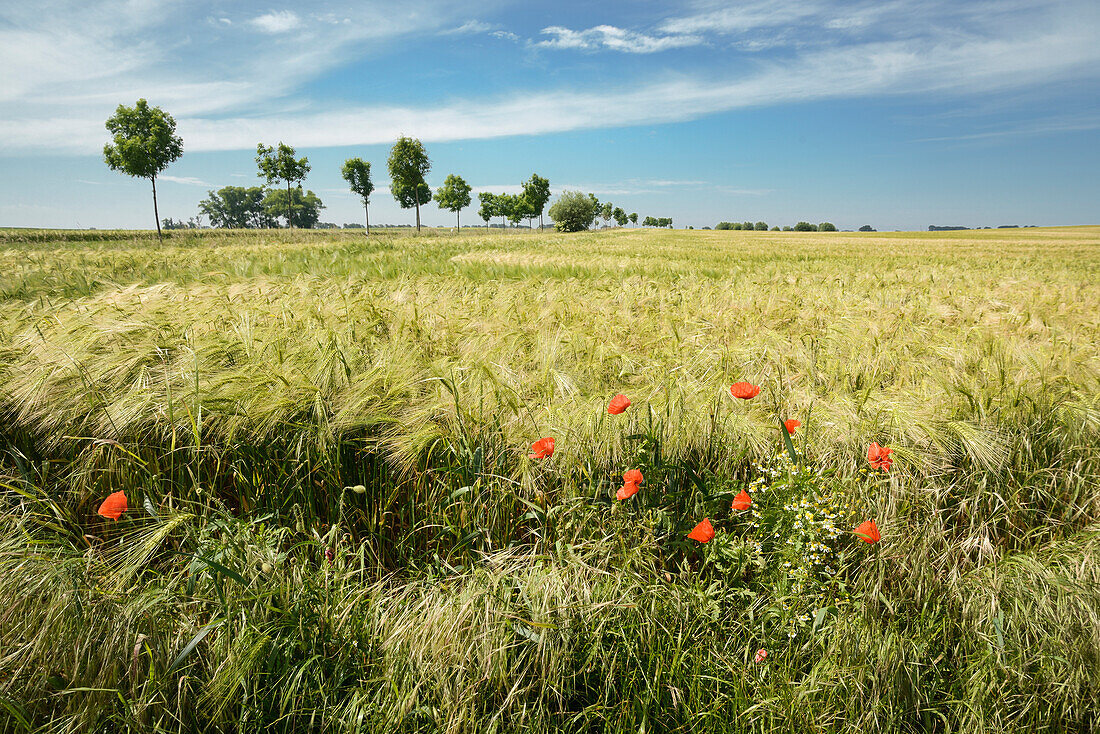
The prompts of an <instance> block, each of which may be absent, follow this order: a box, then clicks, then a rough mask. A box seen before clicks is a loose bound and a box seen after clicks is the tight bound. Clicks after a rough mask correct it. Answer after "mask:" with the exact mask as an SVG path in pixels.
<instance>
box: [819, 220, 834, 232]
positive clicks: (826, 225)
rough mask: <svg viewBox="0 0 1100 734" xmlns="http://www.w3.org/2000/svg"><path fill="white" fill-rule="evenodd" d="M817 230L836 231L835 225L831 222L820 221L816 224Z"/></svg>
mask: <svg viewBox="0 0 1100 734" xmlns="http://www.w3.org/2000/svg"><path fill="white" fill-rule="evenodd" d="M817 231H818V232H836V225H835V224H833V223H832V222H822V223H821V224H819V225H817Z"/></svg>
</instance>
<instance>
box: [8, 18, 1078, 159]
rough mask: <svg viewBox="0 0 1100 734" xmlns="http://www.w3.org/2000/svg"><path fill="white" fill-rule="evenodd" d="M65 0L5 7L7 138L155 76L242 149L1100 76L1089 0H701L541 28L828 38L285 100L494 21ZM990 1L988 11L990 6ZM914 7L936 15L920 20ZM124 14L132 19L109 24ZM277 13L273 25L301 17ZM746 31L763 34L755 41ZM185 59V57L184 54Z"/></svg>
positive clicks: (91, 143) (61, 123)
mask: <svg viewBox="0 0 1100 734" xmlns="http://www.w3.org/2000/svg"><path fill="white" fill-rule="evenodd" d="M62 1H64V0H62ZM69 1H70V3H71V4H70V5H69V6H67V7H68V10H67V12H66V13H62V14H60V16H58V17H52V18H49V19H43V18H38V17H37V16H36V15H35V13H34V12H32V11H31V10H29V9H22V7H21V6H18V7H17V6H16V5H15V4H9V6H6V7H4V8H3V9H0V29H2V30H0V75H3V77H2V78H0V151H25V150H47V151H52V152H65V153H95V152H97V151H98V150H99V149H100V148H101V147H102V144H103V140H104V138H105V131H104V129H103V120H104V119H105V118H106V116H107V114H109V113H110V111H111V110H112V109H113V107H114V106H115V105H116V104H117V103H118V101H119V100H127V101H132V100H133V99H136V98H137V97H138V96H144V95H145V94H147V92H145V90H149V89H152V90H156V96H155V98H154V97H153V96H152V95H150V102H151V103H154V104H160V105H163V106H164V107H165V108H166V109H168V110H169V111H171V112H172V113H173V114H174V115H175V116H176V118H177V120H178V122H179V132H180V133H181V134H182V135H183V137H184V141H185V146H186V149H187V150H188V151H204V150H241V149H249V148H252V147H254V146H255V144H256V141H257V140H271V141H274V140H278V139H287V140H291V139H292V140H294V141H295V144H296V145H298V146H301V147H318V146H335V145H362V144H375V143H386V142H389V141H392V140H393V139H394V137H396V136H397V135H399V134H402V133H407V134H414V135H417V136H418V137H420V138H421V139H423V140H425V141H453V140H463V139H479V138H480V139H485V138H495V137H502V136H511V135H539V134H547V133H557V132H565V131H571V130H581V129H593V128H607V127H619V126H629V125H652V124H661V123H669V122H677V121H683V120H691V119H696V118H698V117H701V116H703V115H708V114H712V113H716V112H723V111H728V110H735V109H742V108H748V107H757V106H764V105H775V104H783V103H788V102H807V101H813V100H821V99H844V98H857V97H865V96H874V95H883V94H889V95H900V94H930V93H934V94H937V95H941V96H946V95H988V94H989V93H990V92H994V91H997V90H1006V89H1026V88H1028V87H1029V86H1030V87H1031V88H1035V87H1036V86H1037V85H1049V84H1051V83H1055V82H1057V81H1059V80H1063V79H1075V80H1081V79H1097V78H1100V45H1098V44H1096V42H1095V39H1096V35H1097V32H1098V31H1100V13H1098V12H1097V11H1096V9H1095V6H1094V5H1092V4H1091V0H1089V1H1088V2H1081V3H1074V4H1073V7H1072V8H1070V9H1068V10H1063V9H1061V6H1060V5H1057V4H1051V3H1050V2H1049V0H1037V2H1038V3H1039V4H1038V5H1035V7H1037V8H1039V9H1038V10H1026V12H1025V11H1020V12H1019V13H1017V14H1016V15H1011V14H1009V13H1008V12H1007V11H1005V10H1004V9H1003V8H1005V7H1007V6H1009V5H1010V4H1011V3H1000V4H994V5H990V4H988V3H982V4H981V5H980V8H979V7H977V6H969V5H968V6H966V10H965V11H964V10H961V9H958V8H957V7H956V6H955V5H954V4H951V3H947V2H945V1H944V0H919V2H909V3H899V2H898V0H888V1H887V2H883V3H862V4H856V5H851V4H844V5H826V4H824V3H823V2H822V1H821V0H807V2H797V3H796V2H793V0H775V2H768V3H763V2H750V3H745V4H742V5H738V6H736V7H730V6H728V5H724V4H723V5H718V4H702V5H696V6H692V10H691V11H690V12H687V13H684V14H682V15H681V16H679V17H677V18H670V19H667V20H665V21H663V22H662V23H660V24H659V25H657V26H656V27H655V30H649V31H646V32H642V31H634V30H628V29H624V28H619V27H617V26H610V25H608V26H596V27H594V28H589V29H587V30H583V31H572V30H569V29H566V28H564V27H561V26H552V27H551V28H550V29H547V30H548V33H547V35H548V36H552V37H551V38H547V39H545V40H544V41H542V43H544V44H556V45H555V46H554V47H556V48H600V49H609V50H611V49H613V50H616V51H621V52H624V53H634V54H641V53H654V52H656V51H658V50H661V49H663V48H673V47H677V44H678V45H679V46H680V47H683V46H687V45H691V44H697V43H703V42H704V41H705V43H706V44H708V46H707V49H708V50H711V51H715V52H717V50H719V49H718V48H717V47H714V46H711V45H709V44H713V43H714V42H715V41H714V39H715V38H717V37H719V36H721V34H728V38H726V40H725V41H721V43H724V44H725V46H726V50H728V48H730V47H735V48H742V49H743V48H745V46H744V44H747V43H752V42H758V43H767V42H770V40H771V41H774V39H777V38H782V37H783V35H782V34H784V33H796V31H797V28H798V27H797V24H798V23H804V22H805V23H812V24H814V25H815V27H816V28H818V31H819V32H818V34H817V35H816V36H814V35H813V34H802V35H803V36H806V37H813V38H817V37H819V36H823V35H824V36H826V40H824V41H822V42H814V43H807V44H806V45H799V46H798V47H797V48H795V47H792V48H790V49H785V50H784V52H783V53H780V54H775V55H770V56H769V57H767V58H758V57H755V56H745V55H743V54H742V55H741V56H740V57H738V62H739V63H738V64H737V65H736V67H735V68H733V69H732V70H731V71H730V72H728V73H725V74H723V73H719V72H714V71H698V70H696V71H685V70H682V69H675V68H674V67H667V69H666V71H664V72H662V73H660V74H658V75H652V74H651V75H649V76H647V77H646V78H645V79H642V80H639V79H638V78H630V77H629V75H624V76H623V81H622V82H621V85H620V86H619V87H618V88H614V87H606V86H604V87H603V88H601V89H599V90H595V89H592V90H591V91H589V90H588V88H587V87H584V86H581V87H578V86H577V85H575V84H569V83H559V84H558V86H557V87H556V88H550V89H546V88H544V89H538V88H534V89H532V88H531V87H530V86H524V87H523V88H521V89H520V88H517V89H515V90H514V91H504V92H502V93H500V94H498V95H493V96H472V95H469V94H463V95H461V96H457V97H455V98H452V100H449V101H448V100H443V99H439V98H436V99H428V100H427V101H424V102H422V103H419V104H408V105H384V104H383V105H354V104H350V105H339V104H328V105H324V106H322V107H320V108H319V107H316V106H307V105H306V100H304V99H297V100H292V99H291V98H290V97H289V96H288V95H290V94H291V93H293V92H295V91H296V90H298V89H299V88H301V87H303V86H304V85H306V84H307V83H308V82H309V81H310V80H311V79H313V78H314V77H315V76H317V75H319V74H321V73H324V72H326V71H329V70H331V69H333V68H334V67H336V66H338V65H340V64H343V63H347V61H348V59H349V58H354V57H355V55H356V54H358V53H363V51H362V49H363V48H364V47H375V46H377V45H378V43H382V42H385V41H390V40H392V39H396V38H401V37H403V36H407V35H409V34H412V33H416V32H419V33H432V34H436V33H439V32H458V31H459V30H460V29H465V30H463V31H462V32H464V33H466V32H469V33H474V32H486V31H485V28H486V27H487V24H483V22H482V21H479V20H470V19H469V17H468V15H466V16H463V15H459V12H460V11H459V10H456V9H455V7H453V6H451V5H446V4H438V5H437V4H435V3H437V2H441V0H426V2H428V4H429V6H430V7H428V8H423V7H421V6H418V7H417V8H416V9H414V10H406V9H401V8H398V9H395V7H394V6H392V5H391V4H388V3H383V4H370V3H367V4H361V5H356V6H348V8H347V9H346V12H344V13H335V14H332V17H333V18H336V19H339V18H344V17H346V16H348V15H350V16H351V17H352V22H350V23H343V22H340V23H329V22H321V21H319V20H317V18H319V17H320V16H316V17H315V16H309V19H308V22H307V21H306V20H303V19H302V18H299V17H298V16H297V15H295V14H293V13H291V11H279V10H270V11H269V12H268V13H267V14H266V15H272V16H274V15H276V14H278V13H290V14H291V15H293V16H294V19H296V20H297V22H299V23H301V24H302V25H301V27H300V28H299V29H298V30H297V31H296V32H295V33H286V34H284V35H283V36H280V37H279V42H278V43H277V44H272V43H270V40H269V39H267V38H265V37H260V36H257V35H256V34H251V33H247V32H242V30H241V29H240V28H239V27H238V26H239V25H242V24H243V23H244V22H246V21H242V22H236V21H235V22H234V23H233V24H232V25H230V26H226V27H224V28H222V27H220V26H211V25H210V24H208V23H206V22H205V20H204V19H205V18H207V17H216V16H217V14H214V15H212V14H211V12H210V11H206V12H203V13H202V14H201V15H199V16H198V17H197V19H196V20H195V22H197V23H201V24H202V25H203V33H202V34H199V35H197V36H196V38H195V39H191V40H188V41H187V42H186V43H185V42H184V41H179V43H180V44H183V45H173V43H172V42H165V41H163V39H162V37H161V36H158V35H157V33H158V31H159V32H163V34H164V36H163V37H164V38H173V36H172V35H171V34H169V33H168V32H167V30H166V29H169V28H171V27H172V24H173V22H175V20H176V17H175V16H173V15H172V13H173V12H176V11H177V10H178V9H179V8H180V5H178V4H175V3H168V2H157V1H155V0H148V2H147V3H144V4H139V5H138V6H136V7H137V8H138V10H135V11H133V12H127V8H129V7H130V5H129V4H124V3H123V2H122V0H117V1H116V2H114V4H111V3H105V4H103V5H101V6H99V8H98V10H102V9H103V7H107V6H110V8H112V10H111V14H108V15H107V16H106V18H107V20H104V19H103V18H101V17H100V15H98V14H97V13H96V12H91V11H88V10H85V9H84V6H83V5H81V3H79V2H76V0H69ZM1021 1H1022V0H1013V3H1014V4H1015V5H1014V7H1016V8H1017V10H1019V8H1021V7H1024V6H1022V5H1019V2H1021ZM1044 2H1045V3H1046V4H1043V3H1044ZM1033 5H1034V4H1033ZM898 6H901V9H900V10H898V9H897V7H898ZM1028 7H1031V6H1028ZM882 8H888V9H891V8H893V9H895V10H896V13H895V15H894V16H892V17H893V20H892V21H891V22H892V23H893V24H894V26H891V28H890V29H888V30H886V31H884V30H882V29H881V28H880V29H879V30H877V31H876V32H875V33H873V34H870V35H869V36H868V37H867V38H862V37H860V38H853V37H851V36H850V35H846V36H844V38H845V41H844V42H843V43H841V42H839V41H838V40H837V38H838V37H837V36H836V35H833V36H828V35H827V34H822V33H820V28H821V26H822V25H824V24H826V23H829V22H834V23H835V24H838V25H840V26H843V27H844V28H846V29H849V30H851V29H857V28H859V29H866V28H869V27H872V26H876V24H881V23H883V22H884V21H883V17H884V16H883V15H882V13H883V10H882ZM981 8H986V10H985V11H984V15H982V12H981ZM922 10H923V11H924V12H928V13H932V14H933V16H934V19H933V20H923V21H920V22H917V21H916V20H913V18H916V17H918V16H919V14H920V12H921V11H922ZM933 10H934V11H935V12H934V13H933V12H932V11H933ZM218 12H219V13H220V11H218ZM1021 13H1022V14H1021ZM115 16H117V17H119V18H124V21H120V22H115V20H114V19H115ZM246 17H247V16H246ZM259 17H265V16H264V15H261V16H259ZM464 17H465V19H464ZM280 18H281V20H278V19H277V20H276V21H273V22H272V25H271V28H276V27H279V23H283V24H285V23H287V22H292V21H291V20H290V19H289V17H283V16H280ZM935 19H940V21H939V22H942V23H950V24H953V25H952V30H951V32H950V33H944V32H942V29H941V28H938V27H937V26H936V22H937V21H936V20H935ZM253 20H256V18H253ZM4 22H6V23H7V25H6V26H5V25H3V23H4ZM906 23H909V26H907V27H906V26H905V24H906ZM479 24H480V25H479ZM792 24H793V25H792ZM895 26H896V27H895ZM929 28H932V30H928V29H929ZM447 29H450V31H448V30H447ZM753 29H756V30H762V29H763V30H767V32H766V33H760V34H754V33H748V35H747V36H746V31H752V30H753ZM550 30H553V32H552V33H551V32H549V31H550ZM488 32H489V33H490V34H493V35H502V34H509V33H510V31H505V30H503V29H495V30H492V31H488ZM845 32H846V31H841V30H835V33H837V34H840V33H845ZM796 35H797V34H796ZM158 39H161V40H158ZM769 39H770V40H769ZM721 43H720V44H719V45H721ZM187 44H190V45H187ZM196 44H206V45H204V46H201V48H198V47H196ZM198 51H206V52H208V53H207V56H206V57H203V56H202V54H199V53H197V52H198ZM192 57H193V58H194V59H195V61H194V62H193V63H192V62H189V63H184V60H190V59H191V58H192ZM203 58H207V60H206V61H205V62H204V61H203V60H202V59H203ZM712 68H713V67H712Z"/></svg>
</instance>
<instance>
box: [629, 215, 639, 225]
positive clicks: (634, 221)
mask: <svg viewBox="0 0 1100 734" xmlns="http://www.w3.org/2000/svg"><path fill="white" fill-rule="evenodd" d="M630 223H631V224H633V225H634V226H635V227H637V226H638V212H634V213H632V214H631V215H630Z"/></svg>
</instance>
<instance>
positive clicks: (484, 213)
mask: <svg viewBox="0 0 1100 734" xmlns="http://www.w3.org/2000/svg"><path fill="white" fill-rule="evenodd" d="M477 200H478V202H479V203H480V204H481V206H480V207H478V210H477V215H478V216H479V217H481V218H482V219H483V220H485V227H486V229H488V227H489V220H490V219H492V218H493V217H495V216H496V215H497V195H496V194H493V193H490V192H488V191H482V192H481V193H479V194H478V195H477Z"/></svg>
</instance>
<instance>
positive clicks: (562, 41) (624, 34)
mask: <svg viewBox="0 0 1100 734" xmlns="http://www.w3.org/2000/svg"><path fill="white" fill-rule="evenodd" d="M542 33H543V35H547V36H551V38H549V39H548V40H545V41H539V42H537V43H535V44H534V45H535V46H536V47H538V48H558V49H586V50H592V49H599V48H606V49H608V50H611V51H621V52H623V53H634V54H650V53H656V52H658V51H667V50H668V49H671V48H683V47H685V46H696V45H698V44H700V43H702V42H703V39H702V38H700V37H699V36H694V35H670V36H668V35H666V36H650V35H646V34H644V33H638V32H635V31H628V30H625V29H623V28H617V27H615V26H612V25H598V26H595V27H594V28H588V29H586V30H583V31H574V30H571V29H569V28H564V27H562V26H549V27H547V28H543V29H542Z"/></svg>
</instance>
